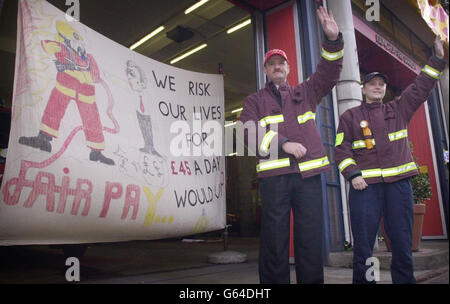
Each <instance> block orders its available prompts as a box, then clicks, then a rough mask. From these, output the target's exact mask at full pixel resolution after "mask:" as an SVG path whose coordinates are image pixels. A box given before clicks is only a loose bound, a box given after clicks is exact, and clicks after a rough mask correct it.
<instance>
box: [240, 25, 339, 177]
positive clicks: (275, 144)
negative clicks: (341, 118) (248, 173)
mask: <svg viewBox="0 0 450 304" xmlns="http://www.w3.org/2000/svg"><path fill="white" fill-rule="evenodd" d="M322 47H323V48H322V57H321V59H320V62H319V64H318V66H317V69H316V72H315V73H313V74H312V75H311V76H310V77H309V78H308V80H306V81H304V82H303V83H301V84H299V85H297V86H290V85H289V84H288V83H284V84H281V85H280V86H279V88H278V90H277V88H276V87H275V85H274V84H273V83H271V82H269V83H267V84H266V86H265V88H264V89H262V90H259V91H258V92H256V93H254V94H252V95H250V96H248V97H247V98H246V100H245V101H244V109H243V111H242V113H241V116H240V121H241V122H242V123H243V126H244V130H245V131H246V135H245V138H244V142H245V144H246V145H247V147H248V148H249V150H252V148H253V147H251V144H250V143H252V142H256V149H255V150H256V151H255V154H256V156H257V158H258V164H257V168H256V170H257V173H258V177H259V178H264V177H271V176H277V175H283V174H290V173H299V174H301V175H302V177H303V178H307V177H311V176H314V175H317V174H320V173H322V172H324V171H327V170H329V168H330V162H329V160H328V157H327V155H326V153H325V148H324V147H323V144H322V140H321V137H320V134H319V130H318V128H317V125H316V121H315V120H316V109H317V106H318V104H319V103H320V101H321V99H322V98H323V97H324V96H325V95H327V94H328V93H329V92H330V91H331V89H332V88H333V87H334V86H335V85H336V83H337V81H338V80H339V77H340V73H341V70H342V61H343V56H344V49H343V47H344V42H343V38H342V34H339V38H338V39H337V40H336V41H328V40H327V39H325V41H324V42H323V45H322ZM249 124H254V125H255V126H256V125H257V127H256V128H254V129H252V128H251V126H249ZM255 139H258V140H255ZM287 141H290V142H296V143H301V144H302V145H303V146H305V148H306V149H307V153H306V155H305V156H303V157H302V158H301V159H296V158H295V157H294V156H293V155H290V154H287V153H285V152H284V151H283V150H282V149H281V146H282V144H284V143H285V142H287ZM269 151H270V153H269Z"/></svg>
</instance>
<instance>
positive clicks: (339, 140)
mask: <svg viewBox="0 0 450 304" xmlns="http://www.w3.org/2000/svg"><path fill="white" fill-rule="evenodd" d="M343 141H344V132H342V133H338V134H337V135H336V144H335V147H339V146H340V145H341V144H342V142H343Z"/></svg>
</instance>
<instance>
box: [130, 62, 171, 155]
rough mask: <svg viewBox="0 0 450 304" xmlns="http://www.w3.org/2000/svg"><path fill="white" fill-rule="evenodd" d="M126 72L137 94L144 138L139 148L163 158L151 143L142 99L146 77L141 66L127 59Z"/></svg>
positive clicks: (149, 128) (148, 117)
mask: <svg viewBox="0 0 450 304" xmlns="http://www.w3.org/2000/svg"><path fill="white" fill-rule="evenodd" d="M126 74H127V78H128V82H129V84H130V87H131V89H132V90H133V91H135V92H137V93H138V94H139V107H138V109H139V110H136V116H137V119H138V122H139V127H140V129H141V133H142V136H143V139H144V147H143V148H140V149H139V150H140V151H141V152H144V153H147V154H153V155H155V156H157V157H160V158H164V157H163V156H162V155H161V154H160V153H159V152H158V151H156V149H155V145H154V143H153V131H152V120H151V117H150V115H149V114H147V113H149V111H148V109H146V108H145V106H144V102H143V99H142V94H143V91H144V90H145V89H146V88H147V77H146V76H145V73H144V71H143V70H142V69H141V67H139V66H138V65H136V64H135V63H134V62H133V61H131V60H128V61H127V70H126Z"/></svg>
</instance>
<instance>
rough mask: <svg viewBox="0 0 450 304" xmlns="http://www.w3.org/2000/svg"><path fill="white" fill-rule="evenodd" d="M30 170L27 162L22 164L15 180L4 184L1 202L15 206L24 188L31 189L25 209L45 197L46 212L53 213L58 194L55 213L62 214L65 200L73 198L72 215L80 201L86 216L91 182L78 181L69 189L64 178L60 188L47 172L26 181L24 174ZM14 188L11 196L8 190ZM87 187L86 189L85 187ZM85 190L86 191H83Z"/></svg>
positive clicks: (91, 188)
mask: <svg viewBox="0 0 450 304" xmlns="http://www.w3.org/2000/svg"><path fill="white" fill-rule="evenodd" d="M29 168H30V163H29V162H25V161H24V162H22V166H21V168H20V173H19V176H18V177H17V178H12V179H10V180H9V181H8V182H6V184H5V187H4V188H3V200H4V201H5V203H6V204H7V205H9V206H14V205H17V203H18V202H19V198H20V195H21V193H22V190H23V189H24V188H31V192H30V194H29V195H28V197H27V199H26V200H25V202H24V205H23V206H24V207H25V208H32V207H33V206H34V203H35V202H36V200H37V198H38V197H39V196H40V195H45V196H46V210H47V211H48V212H54V211H55V194H56V193H58V194H59V201H58V208H57V210H56V212H57V213H60V214H62V213H64V210H65V208H66V202H67V198H68V197H69V196H73V197H74V200H73V205H72V212H71V213H72V214H73V215H77V214H78V209H79V207H80V204H81V201H82V200H84V201H85V205H84V208H83V212H82V213H81V214H82V215H83V216H87V215H88V213H89V209H90V205H91V194H92V190H93V186H92V182H91V181H90V180H88V179H78V180H77V188H76V189H71V188H70V178H69V177H68V176H64V177H63V179H62V183H61V186H58V185H56V182H55V175H53V174H52V173H49V172H42V171H40V172H38V173H37V175H36V177H35V179H34V181H33V180H28V179H26V173H27V171H28V169H29ZM13 186H15V188H14V192H13V194H11V192H10V190H11V189H12V187H13ZM86 186H87V187H86ZM83 187H84V188H86V189H83Z"/></svg>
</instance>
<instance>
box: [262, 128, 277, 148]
mask: <svg viewBox="0 0 450 304" xmlns="http://www.w3.org/2000/svg"><path fill="white" fill-rule="evenodd" d="M275 136H277V132H274V131H272V130H270V131H269V132H267V134H266V135H265V136H264V138H263V140H262V143H261V146H260V149H261V151H263V152H264V153H267V152H268V151H269V146H270V143H271V142H272V139H273V138H274V137H275Z"/></svg>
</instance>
